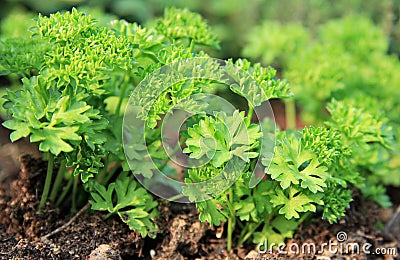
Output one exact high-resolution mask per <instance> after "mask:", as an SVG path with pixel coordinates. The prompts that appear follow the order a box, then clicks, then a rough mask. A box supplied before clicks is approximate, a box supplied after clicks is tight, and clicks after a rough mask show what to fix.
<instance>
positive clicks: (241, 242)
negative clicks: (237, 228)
mask: <svg viewBox="0 0 400 260" xmlns="http://www.w3.org/2000/svg"><path fill="white" fill-rule="evenodd" d="M261 224H263V222H260V223H257V225H254V227H253V228H251V229H249V231H248V232H246V234H245V235H244V236H240V238H239V241H238V243H237V246H238V247H240V246H241V245H242V244H243V243H244V242H246V240H247V239H249V237H250V236H251V235H253V234H254V231H256V229H257V228H258V227H259V226H260V225H261Z"/></svg>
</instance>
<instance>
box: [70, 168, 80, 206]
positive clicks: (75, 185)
mask: <svg viewBox="0 0 400 260" xmlns="http://www.w3.org/2000/svg"><path fill="white" fill-rule="evenodd" d="M73 179H74V181H73V185H72V202H71V212H76V211H77V210H76V199H77V193H78V181H79V175H76V176H73Z"/></svg>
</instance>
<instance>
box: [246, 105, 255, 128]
mask: <svg viewBox="0 0 400 260" xmlns="http://www.w3.org/2000/svg"><path fill="white" fill-rule="evenodd" d="M253 112H254V108H253V106H252V105H250V104H249V111H248V112H247V118H246V125H247V126H249V125H250V124H251V120H252V119H253Z"/></svg>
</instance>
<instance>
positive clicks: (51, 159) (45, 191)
mask: <svg viewBox="0 0 400 260" xmlns="http://www.w3.org/2000/svg"><path fill="white" fill-rule="evenodd" d="M48 157H49V159H48V164H47V174H46V180H45V182H44V187H43V192H42V197H41V198H40V203H39V211H40V209H42V208H43V207H44V205H45V204H46V201H47V197H48V195H49V191H50V185H51V180H52V179H53V168H54V156H53V155H52V154H51V153H48Z"/></svg>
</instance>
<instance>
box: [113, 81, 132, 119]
mask: <svg viewBox="0 0 400 260" xmlns="http://www.w3.org/2000/svg"><path fill="white" fill-rule="evenodd" d="M128 82H129V76H128V75H125V77H124V80H123V82H122V86H121V92H120V94H119V100H118V105H117V109H116V110H115V113H116V114H117V115H120V114H121V106H122V101H123V100H124V97H125V92H126V87H127V86H128Z"/></svg>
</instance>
